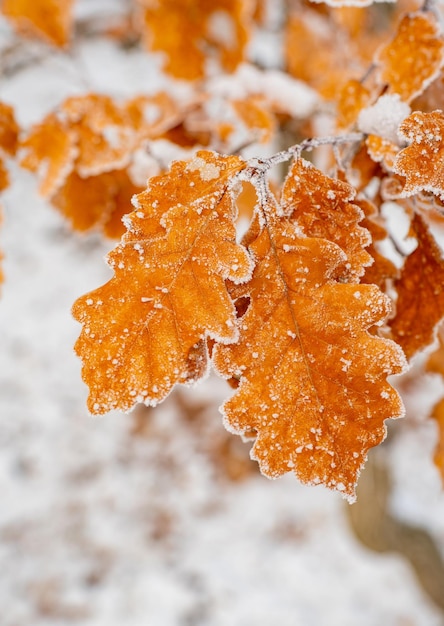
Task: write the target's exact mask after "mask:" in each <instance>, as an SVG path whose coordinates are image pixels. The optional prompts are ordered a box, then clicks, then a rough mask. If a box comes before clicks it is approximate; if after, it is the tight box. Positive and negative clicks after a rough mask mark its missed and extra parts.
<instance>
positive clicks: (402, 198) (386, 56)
mask: <svg viewBox="0 0 444 626" xmlns="http://www.w3.org/2000/svg"><path fill="white" fill-rule="evenodd" d="M56 4H57V5H58V7H59V9H58V11H59V13H57V11H53V12H51V11H50V12H51V16H52V17H53V18H54V20H56V21H57V23H58V24H59V25H60V24H61V23H62V22H63V24H65V27H66V24H69V23H70V21H69V20H68V19H67V16H68V14H69V11H70V10H71V5H72V3H71V2H65V3H56ZM329 4H330V5H331V6H325V5H317V4H310V3H305V2H303V1H301V2H296V1H295V2H288V20H287V28H286V33H285V55H286V68H287V73H284V72H271V71H269V70H264V71H259V70H257V69H252V68H246V66H243V67H241V68H240V69H239V70H238V72H237V73H236V74H232V77H231V78H232V80H233V81H238V83H239V81H240V80H243V83H244V84H243V89H242V90H241V91H240V93H241V95H239V93H237V94H236V95H233V91H230V89H220V85H219V87H215V82H214V80H213V82H211V80H209V81H208V82H206V83H205V82H201V83H199V84H196V86H195V88H194V89H192V90H191V91H190V95H189V96H188V97H187V98H185V99H184V98H183V97H181V98H176V97H174V96H173V95H171V94H169V93H166V92H159V93H155V94H150V95H141V96H139V97H137V98H134V99H132V100H129V101H127V102H124V103H117V102H115V101H114V100H113V99H112V98H110V97H109V96H103V95H99V94H88V95H85V96H78V97H72V98H69V99H67V100H65V101H64V102H63V103H61V104H60V106H59V107H58V109H57V110H56V111H54V112H52V113H50V114H49V115H48V116H47V117H46V118H45V119H44V120H43V121H42V122H41V123H40V124H38V125H37V126H35V127H34V128H32V129H30V130H29V131H28V132H26V133H24V135H23V136H22V138H21V140H20V151H19V154H20V155H21V156H20V158H21V164H22V165H23V166H24V167H26V168H28V169H30V170H32V171H38V172H39V175H40V181H41V183H40V191H41V193H42V194H43V195H44V196H46V197H47V198H48V199H49V200H50V201H51V203H52V204H53V205H54V206H55V207H57V208H58V209H59V210H60V211H61V212H62V213H63V214H64V215H65V216H66V217H67V218H68V219H69V220H70V221H71V223H72V225H73V227H74V228H76V229H79V230H87V229H89V228H91V227H97V226H99V227H101V228H102V229H103V232H104V233H105V234H107V235H108V236H115V237H119V236H121V235H122V238H121V241H120V243H119V244H118V246H117V247H116V248H115V250H114V251H113V252H111V253H110V254H109V257H108V262H109V265H110V266H111V268H112V269H113V270H114V276H113V278H112V279H111V280H110V281H109V282H108V283H107V284H105V285H103V286H102V287H99V288H98V289H96V290H95V291H93V292H91V293H89V294H86V295H85V296H83V297H82V298H80V299H79V300H78V301H77V302H76V303H75V305H74V309H73V311H74V315H75V317H76V318H77V319H78V320H79V322H81V324H82V332H81V335H80V337H79V339H78V341H77V344H76V350H77V353H78V354H79V356H80V357H81V358H82V360H83V378H84V380H85V382H86V383H87V384H88V386H89V388H90V396H89V400H88V404H89V409H90V411H91V412H92V413H105V412H107V411H110V410H112V409H119V410H123V411H128V410H130V409H132V408H133V407H134V406H135V405H136V404H137V403H144V404H146V405H151V406H154V405H156V404H157V403H159V402H161V401H162V400H163V399H164V398H165V397H166V396H167V395H168V394H169V393H170V391H171V390H172V389H173V387H174V386H175V385H177V384H191V383H195V382H196V381H198V380H200V379H202V378H203V377H204V376H205V375H206V374H207V372H208V368H209V366H210V362H211V363H212V365H213V367H214V369H215V371H216V372H217V373H218V374H219V375H220V376H222V377H223V378H225V379H227V380H228V382H229V383H230V384H231V386H232V387H234V389H235V391H234V394H233V395H232V397H231V398H230V399H229V400H227V401H226V402H225V404H224V405H223V407H222V412H223V415H224V422H225V425H226V427H227V428H228V430H230V431H232V432H234V433H236V434H239V435H242V437H244V438H246V439H253V440H254V445H253V447H252V452H251V454H252V457H253V458H255V459H257V460H258V462H259V465H260V468H261V471H262V472H263V473H264V474H265V475H267V476H270V477H277V476H279V475H281V474H283V473H285V472H288V471H293V472H294V473H295V474H296V475H297V476H298V478H299V479H300V480H301V481H303V482H305V483H310V484H319V483H322V484H324V485H326V486H328V487H330V488H332V489H336V490H338V491H339V492H341V493H342V494H343V495H344V496H346V497H347V498H349V499H350V500H352V499H353V498H354V494H355V486H356V481H357V478H358V475H359V472H360V469H361V468H362V466H363V464H364V463H365V459H366V456H367V452H368V450H369V448H371V447H372V446H375V445H377V444H379V443H380V442H381V441H382V440H383V438H384V436H385V425H384V421H385V420H386V419H387V418H390V417H392V418H393V417H399V416H401V415H403V406H402V401H401V399H400V396H399V394H398V392H397V391H395V389H394V388H393V387H392V386H391V384H389V382H387V377H388V376H389V375H391V374H399V373H401V372H402V371H404V370H405V368H406V363H407V361H411V359H412V358H413V357H415V356H416V355H418V354H419V353H421V352H422V351H423V350H424V349H426V348H427V347H428V346H431V345H432V344H433V342H434V340H435V338H436V329H437V327H438V325H439V323H440V322H441V320H442V318H443V317H444V290H443V287H442V285H443V284H444V280H443V279H444V258H443V254H442V252H441V249H440V247H439V245H438V243H437V241H436V238H435V237H436V233H438V232H439V228H440V227H442V214H443V201H444V175H443V165H444V163H443V161H444V113H443V112H442V111H441V110H439V109H438V110H437V103H442V102H443V101H444V73H443V69H442V68H443V66H444V38H443V35H442V33H441V29H440V26H439V17H438V16H437V14H436V12H435V11H436V10H435V9H434V8H433V7H430V6H429V7H425V8H424V7H422V8H421V7H419V6H418V5H416V4H415V3H414V2H411V1H409V0H405V1H404V0H400V2H399V3H398V4H397V5H393V7H391V8H390V5H389V8H387V5H384V9H382V8H381V5H372V6H369V7H368V8H362V7H364V5H368V4H370V3H369V2H367V1H365V0H364V1H363V2H359V3H357V4H358V5H359V6H356V7H341V2H340V0H338V1H335V0H332V2H330V3H329ZM13 5H14V7H15V11H16V13H15V14H13V11H12V8H11V7H12V6H13ZM33 6H35V7H40V9H39V11H40V12H39V11H37V9H35V13H32V11H33V10H34V9H33V10H31V8H30V7H31V5H30V3H27V2H25V1H24V0H23V2H21V3H18V2H17V3H15V4H14V3H9V4H8V2H7V1H6V2H4V3H3V5H2V9H3V11H4V13H5V14H6V15H8V16H10V17H11V19H14V20H18V22H19V21H20V20H21V19H22V18H23V15H24V14H25V13H26V12H27V13H26V17H27V19H30V20H31V21H32V23H33V24H34V26H36V25H37V22H38V19H37V17H35V16H39V18H41V17H42V15H43V13H44V12H45V11H47V10H49V7H50V6H52V2H49V0H40V2H39V3H35V2H34V4H33ZM141 7H142V9H141V10H143V15H144V20H142V23H143V24H144V28H145V27H146V29H147V30H146V32H148V31H149V32H150V33H151V34H150V36H149V38H150V41H151V44H150V45H151V47H152V49H154V50H162V51H163V52H164V53H165V54H166V68H167V70H168V71H169V72H170V73H171V74H172V75H173V76H175V77H180V78H186V79H189V80H195V79H198V78H199V79H200V78H202V77H204V76H205V74H206V72H207V71H209V70H208V68H207V63H206V61H207V60H208V58H209V51H210V52H211V51H212V52H215V51H216V52H217V54H218V55H219V57H220V61H221V64H222V66H223V67H224V68H225V70H226V71H234V70H235V68H236V66H237V65H238V64H239V63H240V62H241V61H242V60H243V59H244V57H245V50H246V43H247V42H248V40H249V37H250V36H251V32H252V25H253V24H254V23H256V24H258V23H260V22H261V20H264V19H265V18H264V12H265V9H264V7H265V3H262V2H248V1H246V0H218V1H217V2H213V3H201V2H197V1H193V2H190V1H187V2H185V0H182V1H181V2H173V3H171V2H169V1H168V0H158V1H157V2H155V3H153V2H149V1H148V0H144V1H143V2H141ZM139 8H140V7H139ZM20 11H21V12H22V13H21V14H20V16H19V15H18V14H19V13H20ZM60 12H62V13H63V20H62V19H61V17H60ZM31 14H32V15H33V16H34V17H30V15H31ZM224 16H225V17H224ZM381 16H384V19H383V20H381ZM19 17H20V20H19ZM225 18H228V19H229V20H230V24H231V29H229V30H228V32H229V33H230V34H231V40H230V41H229V42H227V40H226V39H224V38H223V37H221V36H220V32H222V30H223V29H219V28H218V26H220V24H221V23H223V19H225ZM221 20H222V22H221ZM20 23H21V22H20ZM68 30H69V29H68ZM219 31H220V32H219ZM64 33H65V34H64V36H59V40H57V38H56V37H53V38H52V39H53V41H54V42H55V43H57V44H59V45H64V44H66V42H67V40H68V34H67V33H68V31H67V30H66V28H65V31H64ZM182 33H183V34H184V37H185V35H186V38H187V41H186V42H185V40H182V38H181V37H182ZM145 34H146V33H145ZM47 35H48V33H47ZM239 77H240V78H239ZM234 91H236V90H234ZM283 94H284V95H283ZM293 96H294V100H292V97H293ZM307 103H308V104H307ZM2 111H3V109H0V146H1V147H2V148H3V150H4V151H6V152H7V153H8V154H10V155H12V154H14V153H15V151H16V149H17V128H16V126H15V123H14V121H13V117H12V115H11V112H10V110H9V109H8V107H5V108H4V111H5V112H4V113H2ZM2 115H3V117H2ZM326 116H329V119H330V129H331V136H330V137H324V138H323V139H322V138H321V139H308V137H309V136H310V135H312V134H314V133H315V131H316V128H317V124H318V123H319V121H320V120H321V119H324V120H325V117H326ZM3 120H5V121H3ZM2 124H3V126H2ZM2 128H4V129H5V130H4V131H3V130H2ZM288 133H291V135H292V136H297V137H298V138H300V142H299V143H298V144H296V145H294V146H293V147H292V148H290V149H287V150H283V151H278V150H279V147H280V145H279V143H281V142H282V141H285V140H286V137H287V136H288ZM261 142H262V143H263V144H264V146H265V147H267V149H269V151H270V150H271V148H272V147H273V146H274V152H275V154H274V155H273V156H271V157H268V158H262V159H257V158H255V159H247V158H243V157H242V156H241V154H242V153H243V150H244V149H245V147H246V146H247V147H248V148H249V149H250V150H251V146H252V145H253V144H259V143H261ZM321 147H322V150H321V149H320V148H321ZM318 148H319V150H317V151H316V152H315V154H317V155H318V160H317V161H316V158H315V160H314V161H315V164H316V165H315V164H313V163H312V162H309V161H308V160H306V158H304V157H303V153H304V151H311V150H313V149H318ZM320 154H323V167H322V168H321V165H320V164H321V161H320V158H319V155H320ZM166 155H168V156H171V155H172V156H174V157H175V158H179V160H176V161H174V162H173V164H172V165H171V166H169V158H167V157H166ZM287 161H292V162H291V165H290V168H289V170H288V172H287V173H286V175H285V176H283V177H282V176H281V178H279V177H278V176H277V175H276V174H273V171H274V170H272V168H273V166H275V165H278V164H281V163H284V162H287ZM0 168H1V163H0ZM321 169H322V170H323V171H321ZM1 171H2V170H1V169H0V180H1ZM325 171H328V172H329V174H328V175H327V174H326V173H324V172H325ZM146 178H149V181H148V186H147V187H146V185H145V182H146ZM0 186H1V184H0ZM145 187H146V188H145ZM133 194H137V195H136V196H135V199H134V200H133V205H134V210H133V211H132V212H131V213H129V211H130V198H131V196H133ZM395 210H396V211H397V212H398V213H399V212H400V211H401V212H402V213H403V215H404V218H405V220H406V221H407V220H408V221H409V223H410V230H409V231H408V237H409V239H410V240H411V241H413V242H414V243H415V247H414V250H413V251H412V252H411V253H409V254H407V253H405V252H403V250H404V248H403V245H402V244H403V242H402V241H400V240H399V238H397V237H396V233H394V232H392V231H390V229H389V228H388V223H387V220H388V222H390V219H391V213H393V212H394V211H395ZM125 213H129V214H128V215H126V217H124V219H123V224H122V221H121V218H122V215H124V214H125ZM239 213H240V214H241V215H242V216H243V217H245V216H246V217H248V219H249V226H248V228H246V232H245V233H244V235H243V237H242V238H241V239H240V240H239V235H238V232H237V231H238V230H239V224H240V221H239V218H238V215H239ZM443 355H444V351H443V347H442V345H441V346H440V348H439V349H438V350H437V351H436V352H435V353H433V355H432V356H431V357H430V359H429V362H428V365H427V368H428V370H429V371H433V372H438V373H439V374H440V375H442V376H444V365H443V364H444V356H443ZM443 415H444V404H443V402H441V403H439V404H438V405H437V407H435V410H434V417H435V418H436V419H437V421H438V424H439V425H440V438H439V441H440V444H439V445H438V449H437V453H436V457H435V461H436V464H437V466H438V467H439V469H440V470H441V472H442V475H443V479H444V454H443V446H444V444H443V441H444V418H443Z"/></svg>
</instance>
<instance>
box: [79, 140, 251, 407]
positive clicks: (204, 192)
mask: <svg viewBox="0 0 444 626" xmlns="http://www.w3.org/2000/svg"><path fill="white" fill-rule="evenodd" d="M244 168H245V163H244V161H242V160H241V159H239V158H238V157H220V156H218V155H216V154H214V153H211V152H203V151H202V152H199V153H198V154H197V156H196V157H195V158H194V159H193V160H192V161H190V162H188V163H187V162H182V161H178V162H176V163H174V164H173V165H172V167H171V171H170V172H169V173H167V174H164V175H162V176H158V177H155V178H153V179H152V180H151V181H150V185H149V187H148V189H147V191H146V192H145V193H143V194H141V197H140V196H139V198H138V201H137V202H136V204H137V209H136V210H135V211H134V212H133V213H132V214H130V216H129V217H128V218H127V226H128V232H127V233H126V234H125V235H124V237H123V238H122V242H121V243H120V245H119V246H118V247H117V248H116V249H115V250H114V251H113V252H111V253H110V255H109V257H108V262H109V264H110V266H111V267H112V268H113V270H114V277H113V278H112V279H111V280H110V281H109V282H108V283H106V284H105V285H103V286H102V287H99V288H98V289H96V290H95V291H93V292H91V293H89V294H87V295H85V296H83V297H82V298H80V299H79V300H78V301H77V302H76V303H75V305H74V308H73V314H74V317H75V318H76V319H77V320H78V321H80V322H81V323H82V324H83V328H82V332H81V335H80V337H79V339H78V341H77V343H76V352H77V354H78V355H79V356H80V357H81V358H82V360H83V370H82V372H83V378H84V380H85V382H86V383H87V384H88V386H89V388H90V396H89V400H88V406H89V409H90V411H91V412H92V413H105V412H107V411H109V410H111V409H121V410H130V409H131V408H132V407H133V406H134V404H135V403H136V402H144V403H145V404H149V405H155V404H157V403H158V402H160V401H161V400H163V399H164V398H165V397H166V395H167V394H168V393H169V392H170V391H171V389H172V387H173V386H174V385H175V384H176V383H187V382H188V383H189V382H192V381H195V380H197V379H198V378H200V377H202V375H203V374H204V373H205V371H206V369H207V355H206V345H205V337H206V336H209V337H212V338H213V339H215V340H216V341H221V342H224V343H229V342H232V341H235V340H236V339H237V328H236V309H235V307H234V305H233V302H232V300H231V298H230V297H229V294H228V291H227V287H226V285H225V280H227V279H230V280H232V281H233V282H242V281H245V280H247V279H248V278H249V277H250V275H251V271H252V261H251V259H250V257H249V255H248V254H247V252H246V250H245V248H243V247H242V246H240V245H238V244H237V243H236V233H235V228H234V222H233V220H234V218H235V206H234V203H233V200H232V197H231V193H230V190H229V187H230V181H231V179H232V177H233V176H234V175H235V174H237V173H238V172H240V171H242V170H243V169H244ZM154 221H157V222H158V227H157V228H154V227H153V222H154Z"/></svg>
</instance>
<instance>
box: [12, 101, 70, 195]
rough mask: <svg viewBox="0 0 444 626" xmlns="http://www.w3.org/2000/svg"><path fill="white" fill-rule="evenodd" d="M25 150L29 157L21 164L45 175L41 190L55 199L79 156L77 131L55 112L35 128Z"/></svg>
mask: <svg viewBox="0 0 444 626" xmlns="http://www.w3.org/2000/svg"><path fill="white" fill-rule="evenodd" d="M21 147H22V148H23V149H24V151H25V155H24V157H23V158H22V160H21V162H20V164H21V165H22V167H24V168H26V169H29V170H31V171H32V172H41V182H40V188H39V191H40V193H41V194H42V196H45V197H49V198H51V197H52V196H53V195H54V193H55V192H56V191H57V189H59V188H60V186H61V185H62V184H63V183H64V181H65V179H66V177H67V176H68V175H69V174H70V172H71V171H72V170H73V168H74V162H75V159H76V157H77V154H78V148H77V146H76V137H75V133H74V131H73V130H71V129H70V128H67V127H66V125H65V124H64V123H63V122H62V121H61V120H60V119H59V118H58V116H57V115H56V114H55V113H51V114H50V115H48V116H47V117H46V118H45V119H44V120H43V122H42V123H41V124H38V125H37V126H35V127H34V128H32V129H31V131H30V133H29V134H28V136H27V137H26V138H25V139H24V140H23V142H22V145H21Z"/></svg>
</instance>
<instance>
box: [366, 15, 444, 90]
mask: <svg viewBox="0 0 444 626" xmlns="http://www.w3.org/2000/svg"><path fill="white" fill-rule="evenodd" d="M376 62H377V63H378V64H379V65H380V67H381V72H380V73H381V75H380V80H381V82H382V83H384V84H387V85H388V86H389V88H390V92H392V93H398V94H399V95H400V96H401V99H402V100H405V101H406V102H410V101H411V100H412V99H413V98H415V97H417V96H419V95H420V94H421V93H422V91H423V90H424V89H425V88H426V87H427V86H428V85H429V84H430V83H431V82H432V81H433V80H434V78H436V76H438V73H439V70H440V68H441V67H442V65H443V63H444V40H443V38H442V36H441V31H440V27H439V24H438V22H437V19H436V17H435V16H434V15H433V13H426V12H421V13H412V14H408V15H405V16H404V17H403V18H402V20H401V21H400V23H399V25H398V31H397V33H396V35H395V37H394V39H393V40H392V41H391V42H390V43H389V44H388V45H386V46H384V47H383V48H382V49H381V50H380V51H379V53H378V55H377V57H376Z"/></svg>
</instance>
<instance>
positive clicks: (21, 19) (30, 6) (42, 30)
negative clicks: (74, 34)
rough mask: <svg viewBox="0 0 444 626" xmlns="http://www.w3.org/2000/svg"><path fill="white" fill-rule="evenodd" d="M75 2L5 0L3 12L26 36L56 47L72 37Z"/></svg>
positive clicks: (67, 0) (60, 0)
mask: <svg viewBox="0 0 444 626" xmlns="http://www.w3.org/2000/svg"><path fill="white" fill-rule="evenodd" d="M73 4H74V0H3V2H2V4H1V11H2V12H3V14H4V15H5V16H6V17H7V18H9V19H10V20H11V21H12V23H13V24H14V25H15V27H16V28H17V30H18V31H19V32H21V33H23V34H25V35H31V36H34V35H37V36H40V37H43V38H45V39H47V40H48V41H49V42H50V43H52V44H54V45H56V46H65V45H66V44H67V43H68V41H69V38H70V36H71V29H72V21H73V18H72V8H73Z"/></svg>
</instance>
